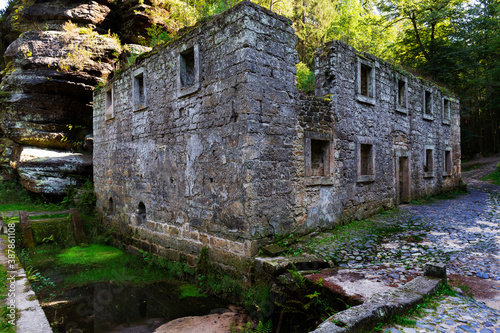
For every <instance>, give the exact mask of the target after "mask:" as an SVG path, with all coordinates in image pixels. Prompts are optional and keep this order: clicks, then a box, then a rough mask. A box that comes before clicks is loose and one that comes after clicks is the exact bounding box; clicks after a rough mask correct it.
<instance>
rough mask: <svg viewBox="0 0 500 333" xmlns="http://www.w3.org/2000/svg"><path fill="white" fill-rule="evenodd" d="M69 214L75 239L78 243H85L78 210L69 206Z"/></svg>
mask: <svg viewBox="0 0 500 333" xmlns="http://www.w3.org/2000/svg"><path fill="white" fill-rule="evenodd" d="M69 213H70V215H71V224H72V226H73V234H74V236H75V241H76V243H77V244H78V245H80V244H81V243H87V237H86V236H85V232H84V231H83V225H82V218H81V216H80V212H79V211H78V209H76V208H71V209H70V210H69Z"/></svg>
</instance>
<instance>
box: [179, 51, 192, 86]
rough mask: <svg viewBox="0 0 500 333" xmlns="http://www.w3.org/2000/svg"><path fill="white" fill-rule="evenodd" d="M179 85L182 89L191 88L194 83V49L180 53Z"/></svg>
mask: <svg viewBox="0 0 500 333" xmlns="http://www.w3.org/2000/svg"><path fill="white" fill-rule="evenodd" d="M180 61H181V68H180V70H181V72H180V76H181V85H182V87H184V88H185V87H189V86H192V85H193V84H194V82H195V67H194V48H190V49H188V50H186V51H184V52H182V53H181V57H180Z"/></svg>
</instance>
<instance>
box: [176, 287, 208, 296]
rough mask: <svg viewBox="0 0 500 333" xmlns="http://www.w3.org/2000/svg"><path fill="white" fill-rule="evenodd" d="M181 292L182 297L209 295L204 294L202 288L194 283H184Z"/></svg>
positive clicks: (180, 288)
mask: <svg viewBox="0 0 500 333" xmlns="http://www.w3.org/2000/svg"><path fill="white" fill-rule="evenodd" d="M179 292H180V296H179V298H180V299H183V298H186V297H207V296H208V295H207V294H204V293H202V292H201V291H200V288H198V287H197V286H196V285H194V284H190V283H186V284H183V285H181V286H180V287H179Z"/></svg>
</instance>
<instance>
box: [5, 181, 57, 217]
mask: <svg viewBox="0 0 500 333" xmlns="http://www.w3.org/2000/svg"><path fill="white" fill-rule="evenodd" d="M63 209H65V207H64V205H63V204H61V203H54V202H51V201H50V199H49V198H47V197H42V196H40V195H36V194H31V193H29V192H28V191H27V190H26V189H25V188H24V187H22V186H21V185H20V184H19V183H17V182H14V181H12V182H10V181H9V182H5V181H4V182H0V212H7V211H15V210H25V211H30V212H41V211H47V212H53V211H60V210H63Z"/></svg>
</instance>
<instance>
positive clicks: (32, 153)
mask: <svg viewBox="0 0 500 333" xmlns="http://www.w3.org/2000/svg"><path fill="white" fill-rule="evenodd" d="M166 8H167V9H168V8H177V7H175V6H174V7H172V6H171V7H168V6H165V3H162V4H161V5H158V4H153V3H151V2H147V1H146V2H143V1H140V2H139V1H136V0H134V1H130V0H124V1H118V2H116V1H115V2H111V1H106V0H98V1H71V0H62V1H61V0H58V1H39V0H36V1H33V0H18V1H15V2H14V3H13V4H11V5H10V6H9V8H8V9H7V10H6V11H5V13H4V15H3V17H2V21H1V26H0V33H1V44H2V47H3V49H4V50H0V51H2V52H3V51H4V68H3V71H2V74H1V85H0V89H1V91H0V180H2V179H14V178H17V179H19V180H20V181H21V182H22V184H23V185H24V186H25V187H26V188H27V189H28V190H30V191H32V192H36V193H47V194H62V193H64V191H65V190H66V189H67V187H68V186H69V185H70V184H78V183H79V182H82V181H83V180H84V179H85V178H86V177H89V176H90V175H91V173H92V92H93V90H94V87H95V86H96V85H98V84H102V83H103V82H104V81H105V79H106V77H107V76H108V75H109V74H110V73H111V72H112V70H113V68H114V66H115V62H116V61H117V59H119V58H120V57H121V58H122V59H124V58H125V57H126V54H125V55H124V53H123V52H124V50H130V49H131V48H132V49H133V48H134V47H133V46H132V47H129V46H126V45H125V44H126V43H141V44H148V43H149V39H150V36H149V35H151V33H149V31H148V29H151V27H153V28H155V27H156V29H157V30H158V27H159V28H160V30H162V29H164V28H166V29H167V30H168V31H169V32H170V31H175V30H177V29H178V28H179V27H180V26H179V23H178V22H179V20H177V19H176V17H175V15H177V14H178V13H177V14H176V13H175V11H174V10H172V11H168V10H167V9H166ZM160 18H161V19H160ZM188 23H192V22H188ZM148 38H149V39H148ZM135 49H140V50H141V51H144V48H142V49H141V48H140V47H135Z"/></svg>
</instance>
